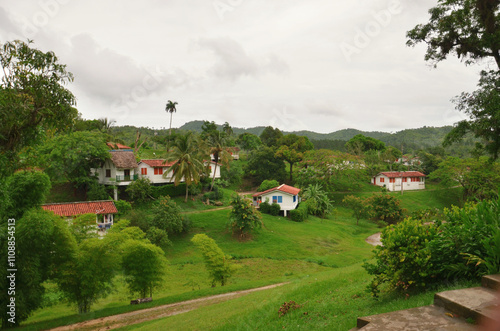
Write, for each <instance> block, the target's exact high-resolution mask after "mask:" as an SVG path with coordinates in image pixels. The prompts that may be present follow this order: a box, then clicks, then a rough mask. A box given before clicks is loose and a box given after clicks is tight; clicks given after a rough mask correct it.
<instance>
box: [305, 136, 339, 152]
mask: <svg viewBox="0 0 500 331" xmlns="http://www.w3.org/2000/svg"><path fill="white" fill-rule="evenodd" d="M311 142H312V144H313V145H314V149H330V150H332V151H339V152H347V150H346V148H345V140H339V139H311Z"/></svg>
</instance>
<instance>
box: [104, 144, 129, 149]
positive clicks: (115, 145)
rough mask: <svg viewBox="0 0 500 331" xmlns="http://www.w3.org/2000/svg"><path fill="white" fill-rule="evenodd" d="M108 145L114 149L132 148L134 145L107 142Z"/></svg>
mask: <svg viewBox="0 0 500 331" xmlns="http://www.w3.org/2000/svg"><path fill="white" fill-rule="evenodd" d="M106 145H108V146H109V147H111V148H113V149H132V147H128V146H126V145H122V144H119V143H112V142H108V143H106Z"/></svg>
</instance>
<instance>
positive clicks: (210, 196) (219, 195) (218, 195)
mask: <svg viewBox="0 0 500 331" xmlns="http://www.w3.org/2000/svg"><path fill="white" fill-rule="evenodd" d="M223 198H224V191H223V190H222V189H221V188H220V187H219V186H218V185H214V187H213V191H212V192H207V193H205V194H203V200H212V201H220V200H222V199H223Z"/></svg>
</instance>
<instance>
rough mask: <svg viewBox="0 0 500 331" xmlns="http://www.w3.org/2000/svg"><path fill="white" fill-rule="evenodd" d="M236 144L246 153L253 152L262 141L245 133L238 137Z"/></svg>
mask: <svg viewBox="0 0 500 331" xmlns="http://www.w3.org/2000/svg"><path fill="white" fill-rule="evenodd" d="M236 144H238V145H239V146H240V147H241V148H242V149H244V150H246V151H253V150H256V149H257V148H259V147H260V146H261V145H262V141H261V140H260V138H259V137H258V136H256V135H254V134H251V133H248V132H245V133H242V134H240V135H239V136H238V139H236Z"/></svg>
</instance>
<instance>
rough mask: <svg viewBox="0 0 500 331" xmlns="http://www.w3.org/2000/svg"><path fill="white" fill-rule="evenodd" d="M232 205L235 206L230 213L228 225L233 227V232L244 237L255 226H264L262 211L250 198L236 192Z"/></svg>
mask: <svg viewBox="0 0 500 331" xmlns="http://www.w3.org/2000/svg"><path fill="white" fill-rule="evenodd" d="M231 206H232V207H233V208H232V209H231V213H230V214H229V222H228V225H229V226H230V227H231V229H232V231H233V234H235V235H236V234H237V235H238V236H239V237H240V238H243V237H245V236H246V235H247V234H249V233H250V232H251V231H252V230H253V229H254V228H260V227H261V226H262V220H261V216H260V213H259V212H258V211H257V210H256V209H255V207H254V206H253V205H252V203H251V201H250V200H248V199H245V198H242V197H241V196H240V195H238V194H235V195H234V196H233V198H232V200H231Z"/></svg>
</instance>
